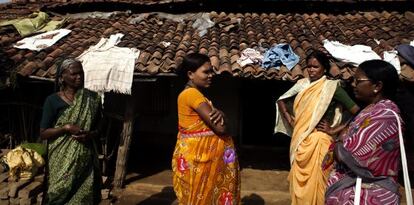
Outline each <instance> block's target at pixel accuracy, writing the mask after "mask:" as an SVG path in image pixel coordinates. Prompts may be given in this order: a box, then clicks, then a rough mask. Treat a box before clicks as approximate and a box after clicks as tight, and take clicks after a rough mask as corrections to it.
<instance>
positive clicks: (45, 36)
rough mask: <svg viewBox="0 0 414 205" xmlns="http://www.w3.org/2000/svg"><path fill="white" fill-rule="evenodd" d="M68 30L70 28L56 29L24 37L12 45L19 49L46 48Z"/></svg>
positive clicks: (66, 33)
mask: <svg viewBox="0 0 414 205" xmlns="http://www.w3.org/2000/svg"><path fill="white" fill-rule="evenodd" d="M70 32H71V30H68V29H58V30H53V31H49V32H46V33H42V34H39V35H36V36H31V37H27V38H24V39H22V40H20V41H18V42H17V43H16V44H14V46H13V47H15V48H20V49H29V50H32V51H40V50H42V49H44V48H47V47H49V46H51V45H53V44H55V43H56V42H57V41H59V40H60V39H61V38H63V37H65V36H66V35H68V34H69V33H70Z"/></svg>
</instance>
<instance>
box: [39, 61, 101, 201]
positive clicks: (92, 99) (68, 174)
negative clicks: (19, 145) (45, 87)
mask: <svg viewBox="0 0 414 205" xmlns="http://www.w3.org/2000/svg"><path fill="white" fill-rule="evenodd" d="M56 79H57V81H58V84H59V86H60V91H59V92H56V93H53V94H51V95H50V96H48V97H47V98H46V101H45V103H44V106H43V115H42V120H41V124H40V136H41V138H42V139H45V140H47V142H48V161H47V163H48V177H47V194H46V198H45V200H46V204H97V203H99V201H100V171H99V163H98V158H97V152H96V149H95V144H94V143H95V142H94V140H93V139H92V138H93V137H94V136H96V135H97V131H94V130H93V129H94V128H95V127H96V125H97V122H98V121H99V119H100V118H101V116H100V114H101V113H100V109H101V102H100V98H99V96H98V95H97V94H96V93H94V92H92V91H89V90H86V89H84V88H83V70H82V64H81V63H80V62H79V61H77V60H75V59H71V58H68V59H66V60H64V61H63V62H62V64H61V66H60V67H59V69H58V72H57V77H56Z"/></svg>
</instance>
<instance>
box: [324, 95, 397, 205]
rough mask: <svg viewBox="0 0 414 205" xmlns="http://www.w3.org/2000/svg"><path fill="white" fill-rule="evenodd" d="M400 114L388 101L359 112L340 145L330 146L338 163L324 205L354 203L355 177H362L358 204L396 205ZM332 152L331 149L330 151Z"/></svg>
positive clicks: (382, 101)
mask: <svg viewBox="0 0 414 205" xmlns="http://www.w3.org/2000/svg"><path fill="white" fill-rule="evenodd" d="M386 109H391V110H393V111H395V112H397V113H399V109H398V107H397V106H396V105H395V104H394V103H393V102H392V101H390V100H381V101H379V102H378V103H376V104H374V105H371V106H368V107H366V108H365V109H364V110H362V111H361V112H360V113H359V114H358V115H357V116H356V117H355V119H354V121H353V122H352V123H351V124H350V125H349V128H348V130H347V132H346V133H345V134H344V135H342V139H343V143H337V144H336V145H335V146H331V148H332V149H334V152H335V154H336V156H337V158H338V159H339V160H340V161H341V162H338V163H336V164H335V169H334V170H333V171H332V173H331V175H330V178H329V180H328V189H327V191H326V201H325V203H326V204H354V195H355V179H356V175H358V176H360V177H361V178H362V182H363V183H362V190H361V196H360V197H361V198H360V199H361V202H360V203H361V204H370V205H375V204H378V205H383V204H399V202H400V196H399V192H398V188H399V185H398V182H397V176H398V170H399V164H400V149H399V139H398V125H397V119H396V117H395V116H394V115H393V114H392V112H391V111H387V110H386ZM332 149H331V150H332Z"/></svg>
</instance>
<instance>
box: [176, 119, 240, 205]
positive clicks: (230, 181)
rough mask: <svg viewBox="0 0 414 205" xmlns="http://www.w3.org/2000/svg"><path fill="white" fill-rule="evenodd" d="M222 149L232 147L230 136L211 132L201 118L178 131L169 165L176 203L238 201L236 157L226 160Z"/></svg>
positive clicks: (235, 202)
mask: <svg viewBox="0 0 414 205" xmlns="http://www.w3.org/2000/svg"><path fill="white" fill-rule="evenodd" d="M180 129H183V128H180ZM183 133H184V134H183ZM226 149H232V150H234V144H233V141H232V138H231V137H219V136H217V135H215V134H214V133H213V132H212V131H211V130H210V129H209V128H208V127H207V126H206V125H205V124H204V123H203V122H202V121H199V122H197V123H196V124H195V126H190V128H187V129H185V130H183V131H180V132H179V133H178V136H177V144H176V147H175V150H174V154H173V160H172V168H173V185H174V191H175V193H176V196H177V199H178V201H179V204H182V205H190V204H191V205H197V204H200V205H205V204H206V205H210V204H214V205H215V204H217V205H221V204H223V205H224V204H226V203H227V204H231V205H238V204H239V203H240V183H239V182H240V181H239V180H240V177H239V165H238V161H237V158H236V157H235V158H234V160H232V161H231V162H229V163H226V162H225V161H224V160H223V156H224V154H225V151H226ZM180 159H181V161H185V162H186V163H184V165H185V166H184V167H183V163H181V162H180ZM183 159H184V160H183ZM180 167H181V169H180ZM226 200H227V201H226Z"/></svg>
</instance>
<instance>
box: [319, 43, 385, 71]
mask: <svg viewBox="0 0 414 205" xmlns="http://www.w3.org/2000/svg"><path fill="white" fill-rule="evenodd" d="M322 42H323V46H324V47H325V49H326V50H327V51H328V52H329V53H330V54H331V55H332V56H333V57H334V58H336V59H337V60H339V61H342V62H345V63H350V64H352V65H354V66H358V65H359V64H361V63H362V62H364V61H367V60H373V59H381V57H380V56H379V55H378V54H377V53H375V52H374V51H373V50H372V49H371V47H369V46H365V45H353V46H348V45H344V44H342V43H340V42H338V41H329V40H327V39H325V40H323V41H322Z"/></svg>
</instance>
